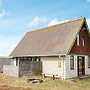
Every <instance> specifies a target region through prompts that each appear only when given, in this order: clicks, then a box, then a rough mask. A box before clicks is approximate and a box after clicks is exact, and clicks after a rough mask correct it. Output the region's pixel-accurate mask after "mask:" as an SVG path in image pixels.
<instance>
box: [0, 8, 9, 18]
mask: <svg viewBox="0 0 90 90" xmlns="http://www.w3.org/2000/svg"><path fill="white" fill-rule="evenodd" d="M9 15H10V13H9V12H7V11H6V10H5V9H3V10H1V11H0V18H4V17H7V16H9Z"/></svg>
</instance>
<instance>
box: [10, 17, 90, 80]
mask: <svg viewBox="0 0 90 90" xmlns="http://www.w3.org/2000/svg"><path fill="white" fill-rule="evenodd" d="M10 56H13V57H14V58H15V65H16V66H18V67H19V68H20V67H22V68H21V69H19V72H20V71H22V73H19V74H21V75H23V74H24V73H28V72H30V71H31V68H30V67H31V66H32V64H31V63H32V62H35V63H37V62H39V63H38V64H35V63H33V68H34V69H33V70H32V71H34V72H39V73H43V74H44V75H45V76H49V77H52V76H53V75H54V76H55V77H57V78H61V79H68V78H73V77H77V76H82V75H90V33H89V28H88V26H87V22H86V19H85V18H79V19H76V20H72V21H69V22H65V23H62V24H57V25H54V26H50V27H46V28H42V29H40V30H35V31H31V32H27V33H26V35H25V36H24V37H23V39H22V40H21V41H20V43H19V44H18V45H17V46H16V48H15V49H14V50H13V51H12V53H11V54H10ZM40 63H41V64H40ZM37 68H38V69H37ZM25 71H26V72H25ZM23 72H24V73H23Z"/></svg>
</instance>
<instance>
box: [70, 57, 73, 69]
mask: <svg viewBox="0 0 90 90" xmlns="http://www.w3.org/2000/svg"><path fill="white" fill-rule="evenodd" d="M70 69H71V70H74V56H71V57H70Z"/></svg>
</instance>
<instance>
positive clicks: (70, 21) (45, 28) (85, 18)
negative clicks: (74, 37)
mask: <svg viewBox="0 0 90 90" xmlns="http://www.w3.org/2000/svg"><path fill="white" fill-rule="evenodd" d="M80 19H86V18H85V17H82V18H76V19H73V20H69V21H66V22H63V23H58V24H56V25H51V26H46V27H44V28H40V29H35V30H32V31H28V32H27V33H31V32H36V31H40V30H42V29H47V28H51V27H55V26H58V25H63V24H66V23H70V22H75V21H78V20H80Z"/></svg>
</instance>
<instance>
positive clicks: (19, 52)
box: [10, 18, 85, 57]
mask: <svg viewBox="0 0 90 90" xmlns="http://www.w3.org/2000/svg"><path fill="white" fill-rule="evenodd" d="M84 22H85V18H80V19H76V20H73V21H69V22H65V23H62V24H57V25H53V26H50V27H46V28H42V29H39V30H35V31H31V32H27V33H26V35H25V36H24V37H23V39H22V40H21V41H20V43H19V44H18V45H17V46H16V48H15V49H14V50H13V52H12V53H11V54H10V56H14V57H19V56H57V55H60V54H67V53H68V51H69V50H70V48H71V46H72V44H73V42H74V40H75V38H76V35H77V34H78V33H79V31H80V29H81V27H82V25H83V23H84Z"/></svg>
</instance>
